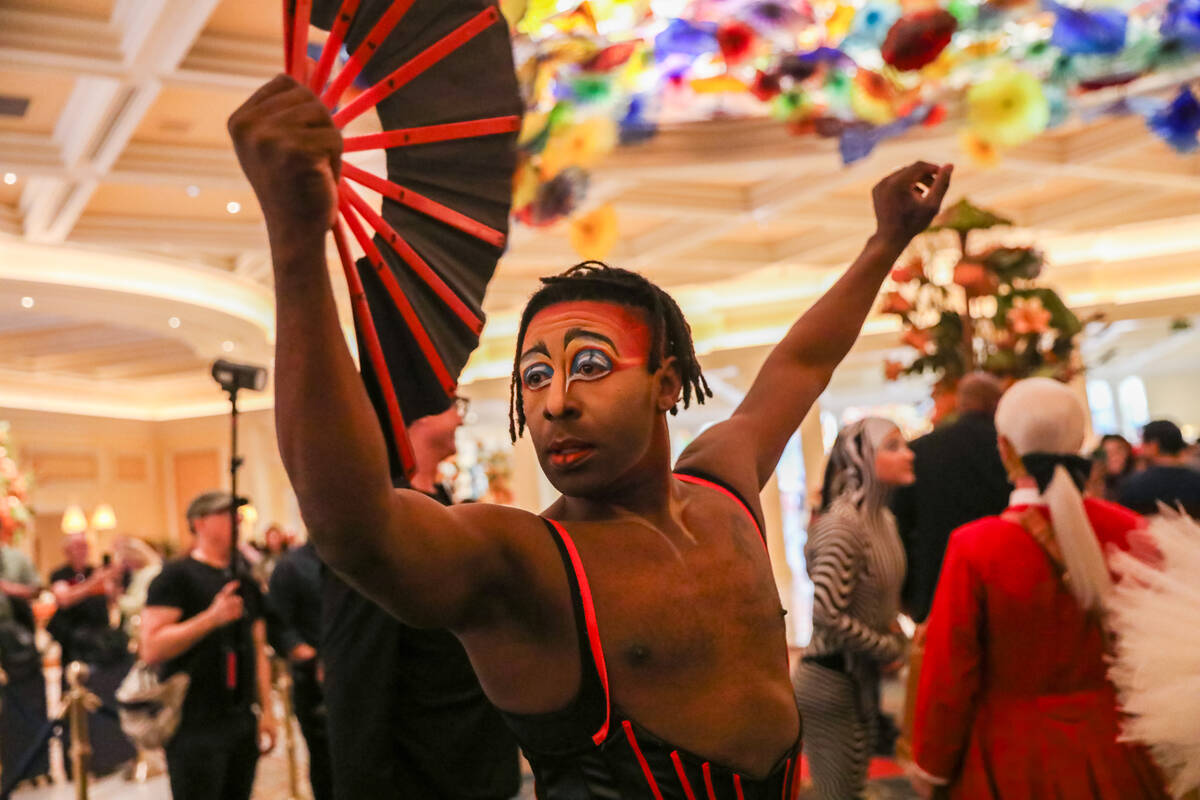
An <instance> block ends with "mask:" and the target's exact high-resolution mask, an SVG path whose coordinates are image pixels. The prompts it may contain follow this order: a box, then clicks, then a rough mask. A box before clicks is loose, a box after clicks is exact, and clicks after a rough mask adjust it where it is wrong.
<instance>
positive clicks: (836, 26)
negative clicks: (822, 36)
mask: <svg viewBox="0 0 1200 800" xmlns="http://www.w3.org/2000/svg"><path fill="white" fill-rule="evenodd" d="M854 13H855V9H854V6H851V5H838V7H837V8H835V9H834V10H833V13H832V14H830V15H829V19H827V20H826V21H825V31H826V33H828V34H829V40H830V41H833V42H840V41H841V40H842V39H843V38H845V36H846V34H847V33H849V32H850V25H851V23H853V22H854Z"/></svg>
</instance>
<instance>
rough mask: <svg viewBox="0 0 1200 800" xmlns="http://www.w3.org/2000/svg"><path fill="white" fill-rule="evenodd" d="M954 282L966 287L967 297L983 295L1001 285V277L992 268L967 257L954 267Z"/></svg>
mask: <svg viewBox="0 0 1200 800" xmlns="http://www.w3.org/2000/svg"><path fill="white" fill-rule="evenodd" d="M954 282H955V283H957V284H958V285H959V286H961V287H963V288H964V289H966V291H967V297H982V296H984V295H986V294H991V293H992V292H994V291H996V289H997V288H999V286H1000V281H999V279H997V278H996V276H995V274H993V273H992V271H991V270H990V269H988V268H987V267H985V266H984V265H983V264H980V263H979V262H977V261H968V260H967V259H965V258H964V259H963V260H962V261H960V262H958V264H957V265H955V267H954Z"/></svg>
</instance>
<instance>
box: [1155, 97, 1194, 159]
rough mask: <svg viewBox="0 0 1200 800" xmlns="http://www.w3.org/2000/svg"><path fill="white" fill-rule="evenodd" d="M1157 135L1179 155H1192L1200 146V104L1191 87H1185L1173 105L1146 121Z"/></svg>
mask: <svg viewBox="0 0 1200 800" xmlns="http://www.w3.org/2000/svg"><path fill="white" fill-rule="evenodd" d="M1146 122H1147V124H1148V125H1149V126H1150V130H1152V131H1154V133H1155V135H1157V136H1158V137H1159V138H1161V139H1162V140H1163V141H1165V142H1166V143H1167V144H1169V145H1171V147H1173V148H1174V149H1175V151H1176V152H1178V153H1190V152H1192V151H1193V150H1195V149H1196V148H1197V146H1198V145H1200V142H1198V141H1197V139H1196V136H1197V134H1200V102H1198V101H1197V100H1196V95H1195V94H1193V93H1192V90H1191V88H1190V87H1187V86H1184V87H1183V88H1181V89H1180V90H1179V94H1178V95H1176V96H1175V99H1174V100H1172V101H1171V104H1170V105H1168V106H1167V107H1166V108H1164V109H1162V110H1161V111H1159V112H1157V113H1156V114H1152V115H1151V116H1150V118H1149V119H1148V120H1147V121H1146Z"/></svg>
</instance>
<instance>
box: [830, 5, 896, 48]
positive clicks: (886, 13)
mask: <svg viewBox="0 0 1200 800" xmlns="http://www.w3.org/2000/svg"><path fill="white" fill-rule="evenodd" d="M898 19H900V8H899V7H898V6H896V5H895V4H894V3H891V2H886V1H885V2H877V0H872V2H868V3H867V4H866V5H865V6H863V7H862V8H861V9H859V11H858V13H857V14H856V15H855V16H854V22H853V23H851V25H850V33H849V34H847V36H846V38H845V40H843V42H842V47H843V49H844V48H845V47H847V46H857V47H869V46H874V47H878V46H879V45H881V44H883V40H884V39H886V38H887V34H888V31H889V30H891V28H892V25H894V24H895V23H896V20H898Z"/></svg>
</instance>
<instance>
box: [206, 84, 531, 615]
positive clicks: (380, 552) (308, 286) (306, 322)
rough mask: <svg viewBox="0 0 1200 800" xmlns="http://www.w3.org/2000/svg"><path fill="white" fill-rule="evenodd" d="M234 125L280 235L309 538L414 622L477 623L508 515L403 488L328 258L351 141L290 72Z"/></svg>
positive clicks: (293, 416) (290, 406) (279, 409)
mask: <svg viewBox="0 0 1200 800" xmlns="http://www.w3.org/2000/svg"><path fill="white" fill-rule="evenodd" d="M229 130H230V133H231V135H232V136H233V140H234V144H235V146H236V148H237V152H238V158H239V160H240V161H241V164H242V168H243V170H244V171H245V172H246V175H247V177H248V178H249V179H250V182H251V184H252V185H253V187H254V189H255V192H256V194H257V195H258V198H259V203H260V204H261V206H262V209H263V214H264V217H265V219H266V222H267V231H268V234H269V237H270V243H271V256H272V260H273V263H274V271H275V298H276V326H277V339H276V361H275V408H276V413H275V419H276V433H277V436H278V440H279V449H280V453H281V455H282V456H283V462H284V466H285V467H286V469H287V473H288V477H289V478H290V479H291V483H292V486H293V488H294V489H295V491H296V495H297V497H298V499H299V501H300V510H301V513H302V515H303V517H304V521H305V524H306V525H307V527H308V529H309V535H310V536H311V537H312V539H313V541H314V543H315V544H316V546H317V549H318V551H319V552H320V554H321V557H322V558H323V559H324V560H325V562H326V563H327V564H328V565H329V566H330V567H332V568H333V569H334V570H336V571H337V572H339V573H340V574H342V575H343V576H344V577H345V578H346V579H347V580H348V581H349V582H350V583H352V584H353V585H354V586H355V587H357V588H358V589H360V590H361V591H363V592H364V593H366V594H367V595H369V596H370V597H372V598H373V599H374V600H376V601H377V602H379V603H380V604H381V605H383V606H384V607H385V608H387V609H388V610H389V611H391V612H392V613H394V614H396V615H398V616H399V617H401V618H402V619H404V620H405V621H407V622H409V623H412V624H415V625H425V626H431V627H453V628H461V627H465V626H468V625H469V624H470V623H471V620H472V613H473V610H474V609H477V608H479V604H476V603H474V602H473V600H474V599H475V597H476V596H477V594H478V592H479V591H481V590H482V587H484V586H489V585H491V584H492V583H493V577H494V576H495V575H496V574H498V573H501V572H502V571H503V569H504V567H505V564H504V556H503V553H502V549H501V546H500V544H499V538H498V536H496V535H495V532H496V531H497V529H504V528H506V527H507V525H506V524H505V522H504V521H503V520H499V521H498V520H496V519H495V517H496V516H498V515H501V512H500V510H499V509H495V508H487V507H478V506H477V507H473V508H470V509H467V508H464V509H454V510H448V509H446V508H444V507H443V506H442V505H441V504H439V503H437V502H436V501H434V500H432V499H430V498H428V497H426V496H424V495H422V494H420V493H419V492H412V491H396V490H394V489H393V488H392V485H391V480H390V474H389V469H388V458H387V451H386V445H385V441H384V438H383V433H382V431H381V430H380V427H379V423H378V421H377V420H376V418H375V412H374V409H373V408H372V406H371V403H370V401H369V399H368V397H367V394H366V391H365V390H364V388H363V385H362V381H361V379H360V378H359V375H358V372H357V369H356V368H355V365H354V362H353V360H352V359H351V357H350V354H349V352H348V351H347V349H346V345H345V342H344V340H343V336H342V329H341V325H340V323H339V320H338V315H337V309H336V306H335V304H334V299H333V290H332V286H331V285H330V280H329V272H328V268H327V265H326V261H325V244H326V234H327V232H328V230H329V225H330V221H331V220H332V218H333V215H334V207H335V200H334V198H335V197H336V189H335V184H334V180H335V176H336V173H337V170H338V168H339V164H340V154H341V134H340V133H339V132H338V130H337V129H336V128H335V127H334V126H333V124H332V122H331V121H330V118H329V112H328V111H327V110H326V109H325V107H324V106H323V105H322V104H321V103H320V101H319V100H318V99H317V98H316V97H315V96H314V95H313V94H312V92H310V91H309V90H308V89H306V88H304V87H301V86H299V85H297V84H296V83H295V82H294V81H293V80H291V79H290V78H288V77H286V76H280V77H278V78H276V79H275V80H273V81H271V82H270V83H268V84H267V85H266V86H264V87H263V88H262V89H260V90H259V91H258V92H257V93H256V94H255V95H254V96H253V97H251V98H250V100H248V101H247V102H246V103H245V104H244V105H243V106H242V107H241V108H240V109H238V111H237V112H235V113H234V115H233V116H232V117H231V118H230V121H229ZM489 532H491V535H489Z"/></svg>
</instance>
